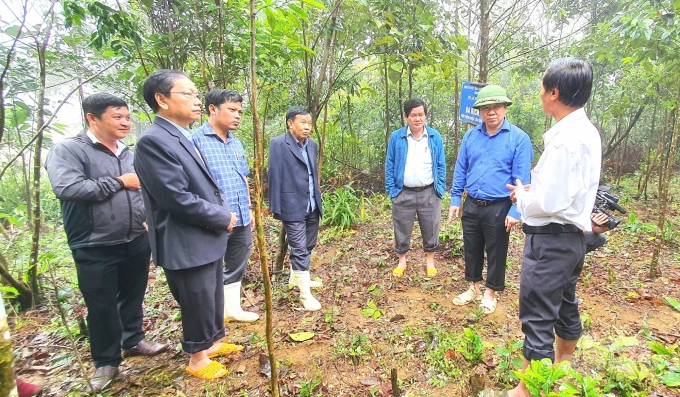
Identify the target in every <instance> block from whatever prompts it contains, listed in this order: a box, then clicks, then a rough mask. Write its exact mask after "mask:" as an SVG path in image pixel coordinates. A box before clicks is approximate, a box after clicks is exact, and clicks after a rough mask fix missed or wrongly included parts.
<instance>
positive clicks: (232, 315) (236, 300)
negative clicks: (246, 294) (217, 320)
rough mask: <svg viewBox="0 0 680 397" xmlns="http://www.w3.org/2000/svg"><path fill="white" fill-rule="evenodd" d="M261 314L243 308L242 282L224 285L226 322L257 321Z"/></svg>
mask: <svg viewBox="0 0 680 397" xmlns="http://www.w3.org/2000/svg"><path fill="white" fill-rule="evenodd" d="M259 318H260V315H259V314H257V313H253V312H246V311H244V310H243V309H242V308H241V282H240V281H239V282H237V283H231V284H227V285H225V286H224V322H225V323H228V322H230V321H239V322H244V323H252V322H253V321H257V320H258V319H259Z"/></svg>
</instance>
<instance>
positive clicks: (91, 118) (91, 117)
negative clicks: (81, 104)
mask: <svg viewBox="0 0 680 397" xmlns="http://www.w3.org/2000/svg"><path fill="white" fill-rule="evenodd" d="M85 120H87V125H88V126H89V125H90V124H92V122H93V121H96V120H97V118H96V117H94V114H92V113H88V114H86V115H85Z"/></svg>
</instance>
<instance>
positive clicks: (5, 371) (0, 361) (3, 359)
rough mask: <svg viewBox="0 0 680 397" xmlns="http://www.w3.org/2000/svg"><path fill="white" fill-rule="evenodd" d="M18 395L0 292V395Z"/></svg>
mask: <svg viewBox="0 0 680 397" xmlns="http://www.w3.org/2000/svg"><path fill="white" fill-rule="evenodd" d="M6 396H7V397H12V396H18V394H17V385H16V381H15V380H14V350H13V349H12V341H11V340H10V335H9V324H7V313H5V302H3V301H2V293H0V397H6Z"/></svg>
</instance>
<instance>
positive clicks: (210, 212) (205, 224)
mask: <svg viewBox="0 0 680 397" xmlns="http://www.w3.org/2000/svg"><path fill="white" fill-rule="evenodd" d="M135 170H136V171H137V175H138V176H139V181H140V183H141V185H142V197H143V198H144V206H145V209H146V219H147V222H148V226H149V240H150V242H151V251H152V252H153V258H154V263H156V265H158V266H161V267H163V268H165V269H169V270H179V269H187V268H191V267H196V266H202V265H205V264H208V263H211V262H214V261H217V260H219V259H221V258H222V257H223V256H224V250H225V247H226V245H227V237H228V234H227V227H228V226H229V221H230V220H231V210H230V208H229V205H228V204H227V200H226V198H225V197H222V194H221V193H220V189H219V188H218V187H217V183H215V180H214V179H213V177H212V175H211V174H210V171H208V169H207V168H206V167H205V165H204V164H203V162H202V160H201V159H200V157H199V156H198V154H197V153H196V151H195V150H194V147H193V145H192V144H191V142H189V140H188V139H187V138H186V137H185V136H184V135H183V134H182V133H181V132H180V131H179V130H178V129H177V127H175V126H174V125H172V124H170V123H169V122H168V121H167V120H165V119H162V118H160V117H157V118H155V119H154V121H153V124H151V126H150V127H149V128H148V129H147V130H146V131H144V133H143V134H142V135H141V136H140V137H139V141H138V142H137V145H136V150H135Z"/></svg>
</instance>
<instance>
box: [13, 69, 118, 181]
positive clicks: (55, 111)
mask: <svg viewBox="0 0 680 397" xmlns="http://www.w3.org/2000/svg"><path fill="white" fill-rule="evenodd" d="M118 62H120V59H118V60H115V61H113V63H111V64H110V65H109V66H107V67H105V68H104V69H102V70H100V71H99V72H97V73H95V74H94V75H92V76H90V77H89V78H88V79H87V80H83V82H81V83H80V84H78V85H77V86H76V87H75V88H74V89H72V90H71V92H69V93H68V94H67V95H66V96H65V97H64V99H62V101H61V103H60V104H59V106H57V108H56V109H54V112H53V113H52V116H51V117H50V118H49V120H47V122H45V124H44V125H43V126H42V127H41V128H40V130H38V132H36V134H35V135H34V136H33V138H31V140H30V141H28V143H26V144H25V145H24V147H22V148H21V150H20V151H19V153H17V155H16V156H14V157H13V158H12V159H11V160H10V161H9V162H8V163H7V165H5V167H4V168H3V169H2V172H0V179H2V177H3V175H5V172H7V169H8V168H9V167H10V166H11V165H12V164H13V163H14V162H15V161H16V160H17V159H18V158H19V157H21V154H22V153H23V152H24V150H26V149H28V148H29V147H30V146H31V145H32V144H33V142H35V140H36V139H38V137H39V136H40V134H41V133H42V132H43V131H44V130H45V129H46V128H47V127H49V125H50V124H51V123H52V120H54V118H55V117H56V116H57V113H59V110H60V109H61V107H62V106H64V104H65V103H66V101H68V99H69V98H70V97H71V95H73V93H75V92H76V91H78V88H80V87H81V86H83V85H84V84H85V83H89V82H90V81H92V80H93V79H94V78H95V77H97V76H99V75H101V74H102V73H104V72H105V71H107V70H109V69H110V68H111V67H113V66H114V65H115V64H117V63H118Z"/></svg>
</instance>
